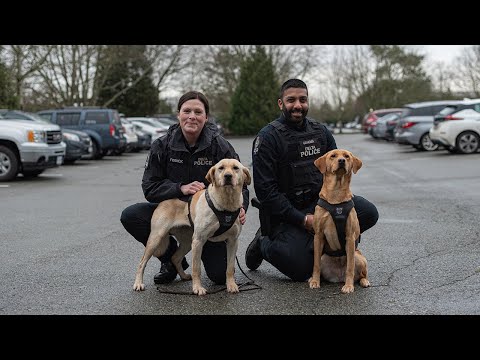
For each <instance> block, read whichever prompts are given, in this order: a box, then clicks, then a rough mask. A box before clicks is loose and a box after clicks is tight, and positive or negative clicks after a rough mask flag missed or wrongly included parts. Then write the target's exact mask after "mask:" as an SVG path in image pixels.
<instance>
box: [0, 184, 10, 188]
mask: <svg viewBox="0 0 480 360" xmlns="http://www.w3.org/2000/svg"><path fill="white" fill-rule="evenodd" d="M0 187H4V188H7V187H10V185H0Z"/></svg>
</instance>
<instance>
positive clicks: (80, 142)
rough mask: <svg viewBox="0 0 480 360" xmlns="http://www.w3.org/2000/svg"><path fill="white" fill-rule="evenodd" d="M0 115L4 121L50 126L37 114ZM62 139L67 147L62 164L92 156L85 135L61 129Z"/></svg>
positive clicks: (3, 112)
mask: <svg viewBox="0 0 480 360" xmlns="http://www.w3.org/2000/svg"><path fill="white" fill-rule="evenodd" d="M0 115H2V116H3V117H4V118H5V119H11V120H29V121H35V122H40V123H46V124H51V122H49V121H48V120H46V119H44V118H42V117H40V116H39V115H37V114H34V113H29V112H25V111H20V110H5V109H2V110H0ZM62 138H63V141H64V142H65V144H66V145H67V148H66V151H65V159H64V163H69V164H73V163H74V162H75V161H76V160H78V159H81V158H85V159H88V158H90V157H91V155H92V151H93V148H92V140H91V139H90V136H88V134H87V133H85V132H83V131H78V130H72V129H62Z"/></svg>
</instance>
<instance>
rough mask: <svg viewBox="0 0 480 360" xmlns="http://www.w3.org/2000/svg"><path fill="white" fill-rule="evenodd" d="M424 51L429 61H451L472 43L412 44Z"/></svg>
mask: <svg viewBox="0 0 480 360" xmlns="http://www.w3.org/2000/svg"><path fill="white" fill-rule="evenodd" d="M410 46H411V47H415V48H417V49H418V50H419V52H421V53H424V54H425V55H426V56H427V59H426V60H427V61H429V62H430V61H443V62H445V63H447V64H448V63H449V62H451V61H452V60H453V59H454V58H455V57H457V56H459V55H460V53H461V51H462V49H463V48H465V47H466V46H470V45H410Z"/></svg>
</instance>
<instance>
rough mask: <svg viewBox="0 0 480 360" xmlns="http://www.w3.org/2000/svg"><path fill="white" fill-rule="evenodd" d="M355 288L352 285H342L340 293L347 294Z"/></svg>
mask: <svg viewBox="0 0 480 360" xmlns="http://www.w3.org/2000/svg"><path fill="white" fill-rule="evenodd" d="M354 290H355V288H354V287H353V285H343V287H342V293H344V294H349V293H352V292H353V291H354Z"/></svg>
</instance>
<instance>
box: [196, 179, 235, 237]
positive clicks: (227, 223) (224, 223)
mask: <svg viewBox="0 0 480 360" xmlns="http://www.w3.org/2000/svg"><path fill="white" fill-rule="evenodd" d="M205 199H206V200H207V203H208V206H210V209H212V211H213V212H214V213H215V215H216V216H217V219H218V222H219V223H220V227H219V228H218V230H217V231H215V234H213V236H218V235H221V234H223V233H224V232H226V231H227V230H228V229H230V228H231V227H232V226H233V223H234V222H235V220H237V217H238V215H239V214H240V209H241V208H238V210H235V211H220V210H217V209H216V208H215V206H214V205H213V202H212V199H210V195H209V194H208V188H206V189H205ZM191 202H192V197H190V199H188V221H190V225H191V226H192V229H193V228H194V227H193V221H192V215H191V214H190V203H191Z"/></svg>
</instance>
